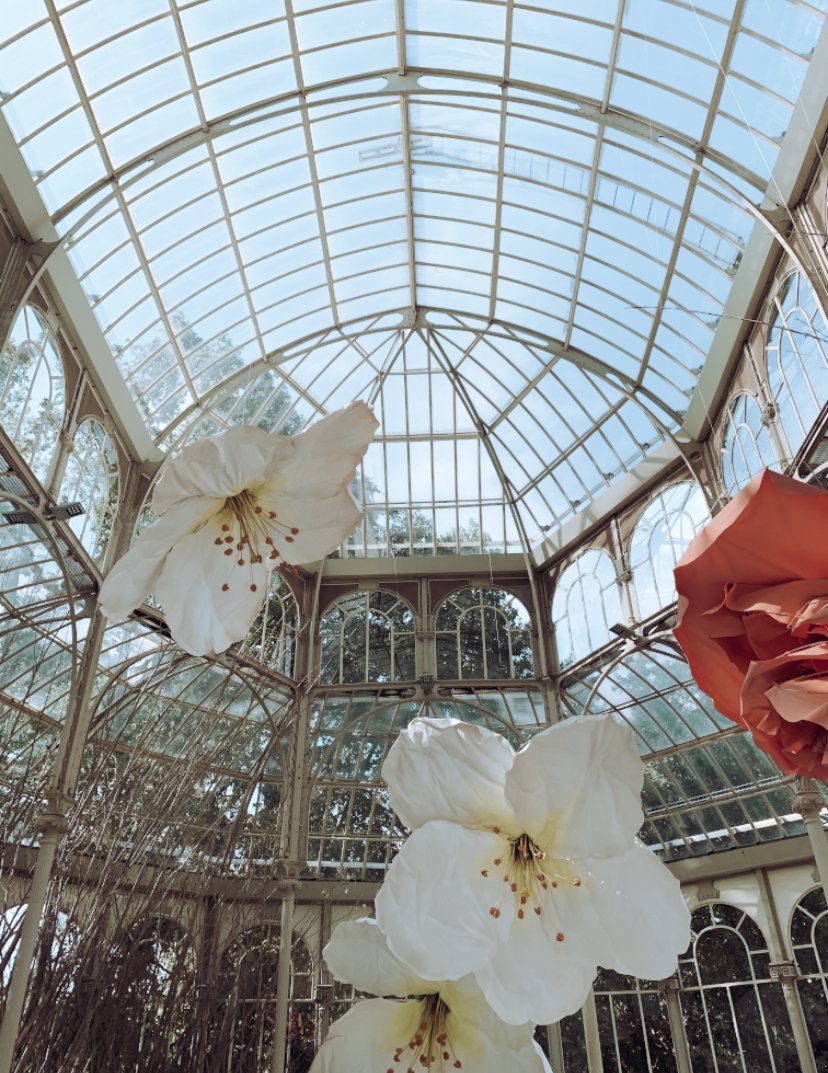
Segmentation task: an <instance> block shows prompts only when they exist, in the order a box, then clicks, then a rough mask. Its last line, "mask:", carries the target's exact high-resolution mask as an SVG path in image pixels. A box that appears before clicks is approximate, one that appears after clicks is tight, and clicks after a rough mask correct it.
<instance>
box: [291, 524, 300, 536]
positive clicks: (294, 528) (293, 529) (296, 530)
mask: <svg viewBox="0 0 828 1073" xmlns="http://www.w3.org/2000/svg"><path fill="white" fill-rule="evenodd" d="M290 531H291V533H293V535H294V536H298V535H299V530H298V529H297V528H296V526H295V525H294V526H293V527H292V529H291V530H290Z"/></svg>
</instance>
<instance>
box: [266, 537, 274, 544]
mask: <svg viewBox="0 0 828 1073" xmlns="http://www.w3.org/2000/svg"><path fill="white" fill-rule="evenodd" d="M272 543H273V537H265V544H272Z"/></svg>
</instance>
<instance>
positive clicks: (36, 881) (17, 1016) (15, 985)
mask: <svg viewBox="0 0 828 1073" xmlns="http://www.w3.org/2000/svg"><path fill="white" fill-rule="evenodd" d="M38 826H39V828H40V848H39V849H38V853H37V860H36V861H35V866H34V872H33V873H32V884H31V887H30V888H29V893H28V898H27V901H26V912H25V915H24V917H23V927H22V929H21V932H20V942H19V944H18V947H17V952H16V954H15V957H14V968H13V969H12V974H11V980H10V982H9V993H8V997H7V999H6V1009H5V1011H4V1013H3V1023H2V1024H0V1070H2V1071H3V1073H9V1070H10V1069H11V1067H12V1060H13V1058H14V1045H15V1043H16V1041H17V1034H18V1031H19V1029H20V1020H21V1018H22V1016H23V1004H24V1002H25V999H26V990H27V988H28V986H29V974H30V973H31V971H32V961H33V959H34V953H35V947H36V946H37V937H38V934H39V932H40V922H41V920H42V919H43V910H44V907H45V905H46V893H47V891H48V888H49V879H50V878H51V875H52V865H53V863H54V860H55V852H56V850H57V844H58V839H59V838H60V836H61V835H62V834H63V832H64V831H65V830H66V817H65V816H64V815H63V813H62V812H61V811H60V810H59V806H58V805H57V803H56V799H55V802H54V804H53V810H52V811H48V812H45V813H44V814H43V815H42V816H41V817H40V821H39V824H38Z"/></svg>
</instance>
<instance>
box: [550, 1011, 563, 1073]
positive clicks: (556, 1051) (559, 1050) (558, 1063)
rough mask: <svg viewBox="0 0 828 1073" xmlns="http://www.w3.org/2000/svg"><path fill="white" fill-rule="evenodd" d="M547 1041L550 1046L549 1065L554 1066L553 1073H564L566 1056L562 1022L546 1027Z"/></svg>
mask: <svg viewBox="0 0 828 1073" xmlns="http://www.w3.org/2000/svg"><path fill="white" fill-rule="evenodd" d="M546 1041H547V1043H548V1044H549V1064H550V1066H552V1073H563V1070H564V1054H563V1040H562V1039H561V1022H560V1021H556V1022H555V1024H554V1025H547V1026H546Z"/></svg>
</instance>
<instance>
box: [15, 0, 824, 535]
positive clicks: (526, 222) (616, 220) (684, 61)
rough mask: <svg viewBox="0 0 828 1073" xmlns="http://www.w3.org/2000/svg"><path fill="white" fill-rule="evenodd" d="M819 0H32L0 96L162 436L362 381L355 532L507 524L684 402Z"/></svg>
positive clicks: (714, 326) (596, 481)
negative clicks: (359, 511) (368, 447)
mask: <svg viewBox="0 0 828 1073" xmlns="http://www.w3.org/2000/svg"><path fill="white" fill-rule="evenodd" d="M825 9H826V2H825V0H809V2H807V3H806V2H804V0H802V2H800V0H774V3H773V4H769V3H767V2H765V0H700V2H698V3H694V2H684V0H594V2H592V3H590V4H588V5H584V4H583V3H576V2H575V0H559V2H556V3H553V2H548V0H535V2H534V3H531V4H530V3H522V2H516V0H396V2H395V0H352V2H346V3H320V2H317V0H293V2H292V0H191V2H185V0H119V2H118V3H117V4H113V3H110V2H109V0H74V2H71V3H60V2H57V0H30V2H28V3H26V4H10V3H9V4H6V5H4V12H3V24H4V27H5V34H6V37H5V41H4V42H3V43H2V47H0V91H2V98H0V99H1V100H2V104H1V105H0V107H2V112H3V115H4V117H5V120H6V121H7V123H8V124H9V126H10V127H11V129H12V132H13V134H14V136H15V139H16V140H17V143H18V145H19V148H20V151H21V153H22V155H23V158H24V159H25V162H26V164H27V165H28V167H29V169H30V172H31V175H32V176H33V179H34V182H35V184H36V187H37V190H38V192H39V194H40V196H41V197H42V199H43V202H44V203H45V206H46V207H47V209H48V212H49V214H50V215H51V217H52V220H53V222H54V225H55V226H56V228H57V231H58V233H59V235H60V236H61V238H62V239H63V241H64V242H65V244H66V248H67V250H68V253H69V257H70V260H71V264H72V266H73V268H74V270H75V272H76V273H77V276H78V277H79V279H80V281H81V283H82V286H83V289H84V291H85V293H86V296H87V298H88V301H89V302H90V304H91V305H92V308H93V309H94V312H95V316H96V319H97V324H98V325H99V328H100V331H101V333H102V335H103V337H104V338H105V339H106V341H107V343H108V345H109V348H110V351H111V363H112V365H113V369H117V371H118V373H119V374H120V376H121V377H123V379H124V381H125V382H126V384H127V386H128V388H129V391H130V393H131V395H132V397H133V399H134V400H135V403H136V406H137V411H138V413H139V414H140V415H141V418H142V420H143V421H144V423H145V424H146V428H147V430H148V432H149V434H150V436H151V437H152V439H153V440H154V441H155V442H156V443H157V444H158V445H159V446H161V447H162V448H164V449H168V448H170V447H171V446H173V445H174V444H176V443H178V442H181V441H182V437H185V436H188V435H198V434H204V433H205V432H206V431H207V430H209V429H215V428H216V427H221V426H222V425H224V424H227V423H233V422H237V421H242V420H243V421H256V422H257V423H260V424H262V425H263V426H265V427H268V428H283V429H285V430H287V431H293V430H295V429H297V428H299V427H301V425H302V424H304V423H305V421H307V420H310V419H312V418H313V417H315V416H317V415H318V414H320V413H323V412H326V411H328V410H330V409H333V408H336V407H338V406H340V405H343V404H345V403H347V402H349V401H351V400H352V399H354V398H368V399H370V400H372V401H376V402H377V403H378V409H380V410H381V414H380V416H381V419H382V428H381V432H380V435H379V437H378V441H377V444H376V445H375V447H374V448H372V452H371V454H370V455H369V459H368V461H367V463H366V469H365V473H364V474H363V475H362V488H363V489H364V490H365V495H366V501H367V503H368V505H370V509H372V510H375V512H376V513H378V515H381V516H382V517H380V518H379V520H378V521H377V526H376V527H374V528H372V523H371V521H370V519H368V520H367V521H366V526H365V529H364V532H363V533H362V534H361V535H360V534H357V535H356V536H355V538H354V540H353V541H352V549H351V550H352V552H353V553H354V554H361V553H363V552H368V553H370V552H371V550H372V549H373V551H374V553H376V552H378V551H379V552H383V551H388V550H390V548H391V545H392V544H393V543H394V537H393V533H392V530H393V525H392V524H391V522H390V521H389V517H391V514H392V512H394V511H397V510H399V511H401V512H403V513H402V515H401V517H403V519H404V528H405V527H407V531H408V536H407V539H408V541H409V543H415V544H416V543H417V541H418V540H420V542H421V543H422V544H423V550H427V549H426V546H427V547H428V548H430V549H432V550H439V545H440V544H441V538H442V537H443V536H444V535H445V534H452V533H453V534H454V536H453V537H451V536H447V537H446V540H445V541H442V543H443V544H444V545H445V548H444V550H463V548H462V545H463V540H464V537H463V535H462V534H463V533H464V532H465V533H469V532H472V531H473V525H476V526H477V534H478V536H477V537H476V538H469V540H470V546H473V545H474V544H475V540H477V544H479V545H480V548H481V549H482V548H483V546H490V547H502V548H509V547H519V546H520V545H521V544H525V543H527V542H528V543H533V542H534V541H536V540H537V539H538V538H539V534H541V533H543V532H548V531H549V530H550V529H555V528H557V527H558V526H559V525H560V524H561V523H562V522H563V521H565V520H566V518H567V517H570V516H571V515H572V514H574V513H576V512H577V511H578V510H579V509H581V508H583V507H584V506H585V505H587V504H588V503H589V502H590V501H591V500H592V499H593V498H594V497H595V496H596V495H597V494H599V493H600V492H601V491H603V490H606V488H608V487H609V486H610V485H611V484H612V482H613V481H614V480H615V479H616V478H617V477H618V476H619V475H621V474H623V473H625V472H627V471H629V470H630V469H631V468H633V467H634V466H635V465H636V464H637V463H639V462H640V461H641V460H642V459H643V458H645V457H646V455H647V454H648V453H649V452H651V451H653V450H654V449H655V448H656V447H657V446H658V444H659V443H660V442H662V441H663V440H664V437H665V435H666V434H667V433H668V432H672V431H675V430H678V429H680V427H681V425H682V420H683V415H684V413H685V411H686V410H687V408H688V405H689V404H690V402H691V399H692V398H693V395H694V391H696V390H697V385H698V379H699V374H700V371H701V369H702V367H703V366H704V363H705V360H706V357H707V355H708V354H709V352H710V351H711V348H712V347H713V344H714V340H715V337H716V332H717V330H718V329H719V328H720V325H721V319H722V314H723V312H724V310H725V306H726V304H727V301H728V298H729V296H730V294H731V290H732V288H733V285H734V281H735V280H736V279H737V277H738V274H739V272H740V271H746V270H747V269H746V268H745V266H744V265H743V263H742V262H743V256H744V254H745V250H746V248H747V247H748V244H749V240H750V236H751V233H752V231H753V230H754V228H756V227H761V224H760V223H757V221H756V216H757V212H756V208H755V207H756V206H757V205H759V204H761V203H762V201H763V198H765V197H766V196H770V203H771V204H773V203H775V198H774V196H773V195H774V191H775V189H776V187H775V183H776V179H775V168H776V167H777V163H778V160H779V157H780V154H781V153H782V151H783V145H784V141H785V136H786V132H787V131H788V128H789V125H790V124H791V121H792V116H793V113H794V106H795V104H796V102H797V100H798V98H799V95H800V91H801V89H802V86H803V83H804V80H805V78H806V76H807V73H808V65H809V58H810V56H811V54H812V52H813V49H814V47H815V44H816V41H817V38H818V36H819V34H820V32H821V30H822V24H823V18H824V11H825ZM631 399H633V400H634V401H630V400H631ZM458 475H459V478H458ZM470 475H471V477H472V479H469V477H470ZM418 512H419V514H422V515H423V516H424V517H425V519H426V522H425V523H423V524H424V525H425V528H424V529H423V531H422V532H420V530H419V529H418V526H420V525H421V519H420V518H419V516H418ZM418 533H419V536H418V535H417V534H418ZM423 533H424V534H425V535H424V536H423ZM429 534H430V535H429ZM452 541H453V544H452Z"/></svg>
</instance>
